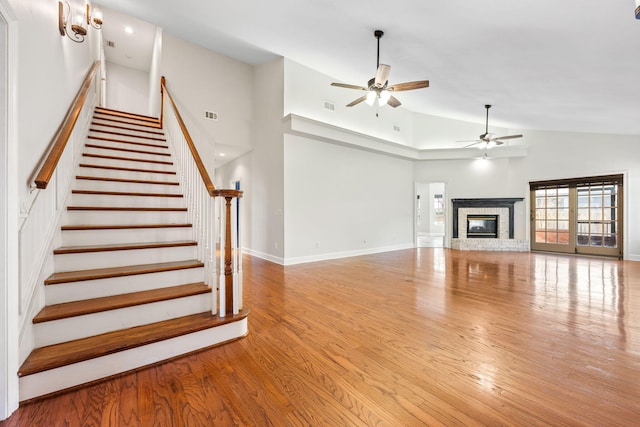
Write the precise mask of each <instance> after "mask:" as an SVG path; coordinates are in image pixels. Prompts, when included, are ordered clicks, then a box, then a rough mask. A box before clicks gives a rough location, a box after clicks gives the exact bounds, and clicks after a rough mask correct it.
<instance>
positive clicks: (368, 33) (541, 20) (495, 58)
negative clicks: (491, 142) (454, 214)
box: [101, 0, 640, 135]
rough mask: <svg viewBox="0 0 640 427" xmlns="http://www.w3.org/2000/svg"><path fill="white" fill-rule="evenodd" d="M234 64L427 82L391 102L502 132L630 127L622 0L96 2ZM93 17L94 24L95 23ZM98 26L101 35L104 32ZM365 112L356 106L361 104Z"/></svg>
mask: <svg viewBox="0 0 640 427" xmlns="http://www.w3.org/2000/svg"><path fill="white" fill-rule="evenodd" d="M101 4H103V5H104V6H107V7H110V8H112V9H115V10H118V11H121V12H124V13H126V14H129V15H132V16H135V17H137V18H140V19H144V20H146V21H149V22H151V23H153V24H156V25H159V26H161V27H163V28H164V30H165V31H168V32H169V33H171V34H174V35H176V36H178V37H181V38H183V39H186V40H189V41H191V42H193V43H197V44H199V45H202V46H204V47H207V48H209V49H211V50H214V51H216V52H220V53H223V54H225V55H228V56H230V57H233V58H236V59H238V60H241V61H243V62H248V63H252V64H258V63H262V62H264V61H267V60H269V59H272V58H275V57H277V56H284V57H286V58H289V59H291V60H293V61H295V62H298V63H300V64H303V65H305V66H308V67H310V68H312V69H315V70H317V71H319V72H322V73H324V74H327V75H329V76H331V77H332V78H335V79H336V81H342V82H347V83H358V82H361V83H360V84H364V83H366V81H367V80H368V79H369V78H371V77H372V76H373V74H374V73H375V46H376V44H375V43H376V42H375V38H374V36H373V31H374V30H375V29H382V30H384V32H385V35H384V37H383V39H382V40H381V58H380V60H381V62H384V63H387V64H391V65H392V75H391V79H393V81H394V82H403V81H412V80H419V79H429V80H430V82H431V87H430V88H429V89H426V90H420V91H415V92H413V93H409V92H407V93H403V96H402V103H403V107H405V108H407V109H409V110H412V111H416V112H421V113H425V114H433V115H437V116H443V117H449V118H454V119H461V120H467V121H473V122H477V123H482V122H483V120H484V109H483V105H484V104H492V105H494V111H492V113H493V114H492V124H493V125H495V126H500V127H505V128H512V129H544V130H564V131H577V132H591V133H614V134H636V135H640V83H639V81H638V76H639V75H640V55H638V52H640V20H636V19H635V17H634V9H635V2H634V1H633V0H609V1H602V0H563V1H557V0H537V1H530V2H516V1H513V0H474V1H462V0H446V1H445V0H440V1H428V2H427V1H422V0H398V1H396V2H388V1H385V2H382V1H378V0H373V1H371V0H349V1H339V0H322V1H321V0H308V1H304V2H300V1H294V0H272V1H269V2H265V1H259V0H244V1H236V0H233V1H231V0H221V1H215V2H202V1H197V0H182V1H180V2H179V3H176V2H175V1H168V0H136V1H131V0H102V1H101ZM107 22H108V21H107V17H106V16H105V29H106V27H107V25H106V23H107ZM105 34H106V32H105ZM361 107H362V108H366V106H361Z"/></svg>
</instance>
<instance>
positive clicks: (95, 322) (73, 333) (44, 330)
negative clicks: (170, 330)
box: [34, 293, 212, 347]
mask: <svg viewBox="0 0 640 427" xmlns="http://www.w3.org/2000/svg"><path fill="white" fill-rule="evenodd" d="M211 304H212V296H211V293H207V294H202V295H193V296H190V297H184V298H176V299H172V300H168V301H159V302H154V303H149V304H142V305H137V306H135V307H127V308H121V309H117V310H109V311H104V312H101V313H93V314H88V315H85V316H77V317H72V318H68V319H61V320H52V321H50V322H44V323H37V324H35V325H34V334H35V346H36V347H43V346H46V345H52V344H58V343H61V342H65V341H71V340H75V339H80V338H86V337H90V336H93V335H98V334H103V333H106V332H111V331H115V330H119V329H126V328H132V327H134V326H140V325H145V324H148V323H155V322H161V321H163V320H169V319H173V318H175V317H182V316H188V315H190V314H197V313H202V312H205V311H210V310H211Z"/></svg>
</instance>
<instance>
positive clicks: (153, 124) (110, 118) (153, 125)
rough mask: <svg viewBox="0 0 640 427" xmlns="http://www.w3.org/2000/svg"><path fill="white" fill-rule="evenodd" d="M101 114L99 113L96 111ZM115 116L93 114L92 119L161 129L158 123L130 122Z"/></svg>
mask: <svg viewBox="0 0 640 427" xmlns="http://www.w3.org/2000/svg"><path fill="white" fill-rule="evenodd" d="M98 114H101V113H98ZM114 117H116V116H109V115H107V116H106V117H96V116H95V114H94V115H93V119H94V120H104V121H109V122H113V123H121V124H126V125H132V126H141V127H147V128H153V129H162V127H160V123H147V122H143V123H132V122H128V121H125V120H119V119H116V118H114Z"/></svg>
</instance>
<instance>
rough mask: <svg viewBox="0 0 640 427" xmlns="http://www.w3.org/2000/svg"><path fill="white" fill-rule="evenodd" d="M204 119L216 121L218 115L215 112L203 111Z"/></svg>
mask: <svg viewBox="0 0 640 427" xmlns="http://www.w3.org/2000/svg"><path fill="white" fill-rule="evenodd" d="M204 118H205V119H209V120H215V121H217V120H218V113H216V112H215V111H208V110H204Z"/></svg>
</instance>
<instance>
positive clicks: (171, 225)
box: [61, 223, 193, 231]
mask: <svg viewBox="0 0 640 427" xmlns="http://www.w3.org/2000/svg"><path fill="white" fill-rule="evenodd" d="M192 227H193V224H189V223H169V224H101V225H91V224H84V225H63V226H62V227H61V229H62V231H96V230H129V229H137V230H144V229H153V228H192Z"/></svg>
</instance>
